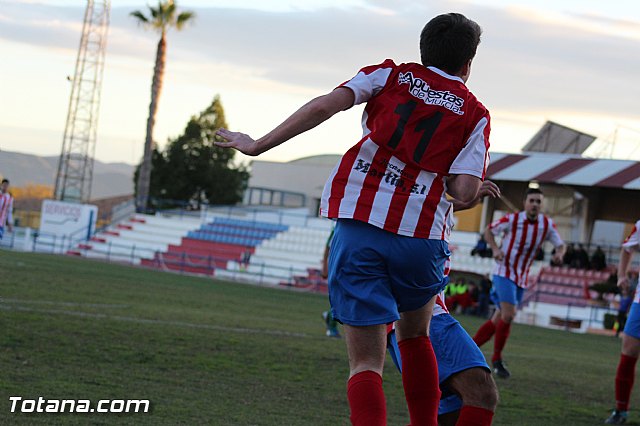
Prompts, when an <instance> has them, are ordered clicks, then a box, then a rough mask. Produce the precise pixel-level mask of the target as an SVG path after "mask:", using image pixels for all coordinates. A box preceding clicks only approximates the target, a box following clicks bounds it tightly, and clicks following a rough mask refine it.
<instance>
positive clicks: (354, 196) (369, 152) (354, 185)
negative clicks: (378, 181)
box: [322, 139, 378, 217]
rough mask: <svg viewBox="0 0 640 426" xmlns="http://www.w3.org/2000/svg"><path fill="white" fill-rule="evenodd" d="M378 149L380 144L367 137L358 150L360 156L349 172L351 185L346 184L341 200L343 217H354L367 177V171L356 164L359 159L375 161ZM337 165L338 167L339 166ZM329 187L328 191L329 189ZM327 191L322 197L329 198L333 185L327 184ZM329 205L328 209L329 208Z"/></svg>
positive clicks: (341, 214)
mask: <svg viewBox="0 0 640 426" xmlns="http://www.w3.org/2000/svg"><path fill="white" fill-rule="evenodd" d="M377 151H378V145H376V144H375V143H373V142H372V141H371V139H367V140H366V141H364V143H363V144H362V146H361V147H360V152H358V156H357V157H356V164H354V167H352V168H351V172H350V173H349V185H347V186H346V188H345V191H344V197H342V200H341V201H340V216H341V217H347V216H348V217H353V214H354V213H355V211H356V206H357V205H358V198H359V197H360V190H361V189H362V186H363V185H364V180H365V179H366V177H367V174H366V173H362V172H361V171H359V170H356V169H355V166H356V165H357V164H358V163H357V162H358V159H362V160H363V161H368V162H371V161H373V157H375V155H376V152H377ZM339 165H340V163H338V165H337V166H336V169H337V168H338V166H339ZM331 182H333V180H329V181H327V183H331ZM327 189H328V191H327ZM325 192H326V194H327V196H326V197H325V196H323V197H322V198H323V199H325V198H327V199H328V198H329V196H330V195H331V185H325ZM327 204H328V203H327ZM328 208H329V207H328V205H327V209H328Z"/></svg>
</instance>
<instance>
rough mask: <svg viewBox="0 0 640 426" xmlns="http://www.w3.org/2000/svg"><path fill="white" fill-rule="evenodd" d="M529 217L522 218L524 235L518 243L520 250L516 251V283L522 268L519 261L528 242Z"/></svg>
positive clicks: (514, 270)
mask: <svg viewBox="0 0 640 426" xmlns="http://www.w3.org/2000/svg"><path fill="white" fill-rule="evenodd" d="M529 224H530V222H529V219H528V218H527V216H526V215H524V218H523V220H522V235H521V236H520V244H518V251H517V253H516V259H515V262H513V273H514V274H515V276H516V279H515V280H514V281H515V282H516V283H517V282H518V278H520V272H521V271H520V268H518V262H519V261H520V256H521V255H522V252H523V250H524V247H525V244H526V243H527V234H528V233H529ZM536 226H538V223H537V222H536ZM514 239H515V235H514Z"/></svg>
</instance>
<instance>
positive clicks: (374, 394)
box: [347, 370, 387, 426]
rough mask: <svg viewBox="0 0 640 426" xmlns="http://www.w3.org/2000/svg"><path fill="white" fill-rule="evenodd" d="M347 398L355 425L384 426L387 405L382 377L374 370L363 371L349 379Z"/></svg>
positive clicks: (352, 422)
mask: <svg viewBox="0 0 640 426" xmlns="http://www.w3.org/2000/svg"><path fill="white" fill-rule="evenodd" d="M347 398H348V399H349V407H350V408H351V424H352V425H354V426H369V425H372V426H384V425H386V424H387V406H386V403H385V400H384V392H383V391H382V377H381V376H380V375H379V374H378V373H376V372H374V371H370V370H367V371H361V372H360V373H358V374H355V375H354V376H353V377H351V378H350V379H349V382H348V383H347Z"/></svg>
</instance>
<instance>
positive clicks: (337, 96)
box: [215, 87, 355, 156]
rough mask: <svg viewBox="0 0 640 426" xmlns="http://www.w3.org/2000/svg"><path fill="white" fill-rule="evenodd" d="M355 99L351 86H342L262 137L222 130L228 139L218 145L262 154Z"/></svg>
mask: <svg viewBox="0 0 640 426" xmlns="http://www.w3.org/2000/svg"><path fill="white" fill-rule="evenodd" d="M354 100H355V96H354V94H353V92H352V91H351V89H348V88H346V87H338V88H337V89H335V90H334V91H332V92H331V93H328V94H326V95H323V96H320V97H317V98H315V99H312V100H311V101H309V102H308V103H307V104H305V105H304V106H302V107H301V108H300V109H299V110H297V111H296V112H294V113H293V114H292V115H291V116H290V117H289V118H287V119H286V120H285V121H283V122H282V124H280V125H279V126H278V127H276V128H275V129H273V130H272V131H270V132H269V133H267V134H266V135H264V136H263V137H261V138H260V139H258V140H254V139H253V138H251V137H250V136H249V135H246V134H244V133H240V132H231V131H229V130H227V129H219V130H218V131H217V134H218V136H221V137H222V138H223V139H225V142H215V144H216V145H218V146H221V147H224V148H235V149H237V150H238V151H240V152H242V153H244V154H247V155H253V156H255V155H260V154H262V153H263V152H265V151H268V150H270V149H271V148H274V147H276V146H278V145H280V144H281V143H283V142H286V141H288V140H289V139H291V138H293V137H294V136H297V135H299V134H300V133H304V132H306V131H307V130H310V129H313V128H314V127H316V126H317V125H318V124H321V123H323V122H324V121H326V120H328V119H329V118H331V117H332V116H333V115H334V114H335V113H337V112H340V111H344V110H346V109H349V108H351V107H352V106H353V102H354Z"/></svg>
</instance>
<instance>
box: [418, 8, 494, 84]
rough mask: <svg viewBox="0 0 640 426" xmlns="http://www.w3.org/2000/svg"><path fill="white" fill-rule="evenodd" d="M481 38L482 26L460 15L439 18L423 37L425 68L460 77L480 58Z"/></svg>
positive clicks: (429, 24)
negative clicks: (471, 62)
mask: <svg viewBox="0 0 640 426" xmlns="http://www.w3.org/2000/svg"><path fill="white" fill-rule="evenodd" d="M481 34H482V29H481V28H480V25H478V24H477V23H475V22H474V21H472V20H471V19H468V18H467V17H465V16H464V15H462V14H460V13H447V14H444V15H438V16H436V17H435V18H433V19H432V20H430V21H429V22H428V23H427V25H425V26H424V28H423V29H422V33H421V34H420V59H421V61H422V65H424V66H425V67H428V66H434V67H436V68H439V69H441V70H443V71H445V72H447V73H449V74H457V73H458V72H459V71H460V70H461V69H462V67H463V66H464V65H465V64H466V63H467V62H469V60H470V59H473V57H474V56H475V55H476V49H477V48H478V44H480V35H481Z"/></svg>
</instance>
